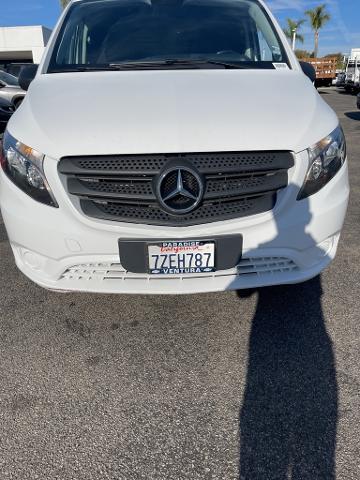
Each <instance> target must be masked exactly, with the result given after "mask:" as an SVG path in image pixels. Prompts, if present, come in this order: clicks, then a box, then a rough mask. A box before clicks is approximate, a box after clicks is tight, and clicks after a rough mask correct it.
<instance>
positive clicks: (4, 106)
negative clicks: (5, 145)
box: [0, 98, 15, 133]
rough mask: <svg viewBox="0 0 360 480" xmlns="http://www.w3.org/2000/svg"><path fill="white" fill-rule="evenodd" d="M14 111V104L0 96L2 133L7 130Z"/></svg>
mask: <svg viewBox="0 0 360 480" xmlns="http://www.w3.org/2000/svg"><path fill="white" fill-rule="evenodd" d="M14 112H15V107H14V105H13V104H12V103H10V102H9V101H8V100H5V99H4V98H0V133H2V132H3V131H4V130H5V127H6V124H7V122H8V121H9V120H10V117H11V115H12V114H13V113H14Z"/></svg>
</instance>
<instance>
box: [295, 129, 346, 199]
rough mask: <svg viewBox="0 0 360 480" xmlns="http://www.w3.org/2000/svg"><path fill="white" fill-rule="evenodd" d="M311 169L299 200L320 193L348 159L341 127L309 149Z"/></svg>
mask: <svg viewBox="0 0 360 480" xmlns="http://www.w3.org/2000/svg"><path fill="white" fill-rule="evenodd" d="M308 155H309V169H308V172H307V174H306V177H305V182H304V185H303V186H302V189H301V190H300V193H299V195H298V198H297V199H298V200H302V199H303V198H306V197H309V196H310V195H313V194H314V193H316V192H318V191H319V190H320V189H321V188H322V187H323V186H324V185H326V184H327V183H328V182H329V181H330V180H331V179H332V178H333V177H334V176H335V175H336V173H337V172H338V171H339V170H340V168H341V167H342V166H343V164H344V162H345V159H346V141H345V136H344V133H343V131H342V128H341V127H338V128H337V129H336V130H334V131H333V132H332V133H331V134H330V135H329V136H328V137H326V138H324V139H323V140H321V141H320V142H319V143H317V144H316V145H314V146H313V147H311V148H309V149H308Z"/></svg>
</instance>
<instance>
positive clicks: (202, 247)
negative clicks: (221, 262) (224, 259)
mask: <svg viewBox="0 0 360 480" xmlns="http://www.w3.org/2000/svg"><path fill="white" fill-rule="evenodd" d="M146 255H147V265H148V273H149V275H154V276H156V275H165V276H171V275H203V274H206V273H207V274H209V273H213V272H215V271H216V241H215V240H208V239H206V240H204V239H201V240H164V241H157V242H148V243H147V245H146Z"/></svg>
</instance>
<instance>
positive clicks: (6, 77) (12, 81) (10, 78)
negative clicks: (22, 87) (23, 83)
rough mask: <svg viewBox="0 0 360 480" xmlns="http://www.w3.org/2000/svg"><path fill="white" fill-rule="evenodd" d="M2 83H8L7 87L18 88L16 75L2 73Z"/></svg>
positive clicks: (0, 75) (0, 76)
mask: <svg viewBox="0 0 360 480" xmlns="http://www.w3.org/2000/svg"><path fill="white" fill-rule="evenodd" d="M0 81H1V82H4V83H6V85H11V86H13V87H18V86H19V83H18V79H17V78H16V77H14V75H10V74H9V73H6V72H3V71H0Z"/></svg>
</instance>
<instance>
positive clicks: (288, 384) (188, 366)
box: [0, 89, 360, 480]
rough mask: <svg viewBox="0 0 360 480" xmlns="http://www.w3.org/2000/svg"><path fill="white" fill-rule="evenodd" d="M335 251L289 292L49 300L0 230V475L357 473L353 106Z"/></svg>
mask: <svg viewBox="0 0 360 480" xmlns="http://www.w3.org/2000/svg"><path fill="white" fill-rule="evenodd" d="M323 98H324V99H325V100H326V101H328V102H329V103H330V105H332V106H333V107H334V108H335V109H336V111H337V112H338V114H339V117H340V120H341V123H342V125H343V127H344V129H345V132H346V136H347V140H348V151H349V161H350V173H351V185H352V195H351V202H350V208H349V213H348V216H347V219H346V225H345V229H344V233H343V235H342V238H341V243H340V248H339V253H338V256H337V258H336V260H335V261H334V263H333V264H332V265H331V267H329V268H328V269H327V270H326V271H325V272H324V273H323V274H322V275H321V277H319V278H317V279H315V280H312V281H311V282H308V283H305V284H303V285H299V286H291V287H277V288H267V289H262V290H260V291H257V292H256V291H252V292H250V291H249V292H248V291H246V292H240V293H236V292H230V293H219V294H205V295H197V296H171V297H160V296H112V295H108V296H101V295H87V294H58V293H52V292H47V291H45V290H42V289H41V288H39V287H37V286H36V285H34V284H32V283H31V282H30V281H29V280H27V279H26V278H25V277H24V276H23V275H22V274H21V273H19V272H18V271H17V269H16V267H15V264H14V260H13V257H12V254H11V251H10V247H9V244H8V242H7V237H6V232H5V229H4V226H3V224H1V225H0V259H1V262H0V292H1V293H0V480H5V479H19V480H32V479H37V480H45V479H46V480H56V479H61V480H70V479H71V480H72V479H74V480H75V479H76V480H92V479H96V480H100V479H101V480H102V479H112V480H115V479H116V480H125V479H126V480H133V479H134V480H137V479H146V480H185V479H191V480H197V479H217V480H235V479H237V480H239V479H244V480H245V479H246V480H258V479H261V480H268V479H269V480H283V479H284V480H285V479H288V478H291V479H293V480H316V479H322V480H332V479H339V480H340V479H341V480H345V479H346V480H358V479H359V478H360V427H359V425H360V368H359V360H360V289H359V282H360V273H359V272H360V267H359V265H360V250H359V236H360V227H359V221H360V216H359V212H360V111H358V110H356V98H355V97H354V96H349V95H345V94H342V93H338V92H337V91H336V90H335V89H324V90H323Z"/></svg>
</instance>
